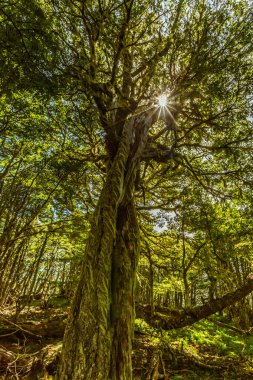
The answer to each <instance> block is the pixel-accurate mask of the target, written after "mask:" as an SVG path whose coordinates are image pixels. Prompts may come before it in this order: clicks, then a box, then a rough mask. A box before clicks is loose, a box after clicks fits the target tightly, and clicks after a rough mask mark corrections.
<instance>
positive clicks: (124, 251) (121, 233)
mask: <svg viewBox="0 0 253 380" xmlns="http://www.w3.org/2000/svg"><path fill="white" fill-rule="evenodd" d="M152 122H153V120H152V119H151V118H146V119H145V120H143V119H142V118H141V119H139V122H137V121H136V120H135V119H134V118H131V119H129V120H127V121H126V122H125V125H124V129H123V132H122V135H121V137H120V142H119V147H118V150H117V153H116V156H115V157H114V159H113V161H112V163H111V166H110V169H109V171H108V174H107V179H106V182H105V185H104V188H103V190H102V193H101V196H100V199H99V202H98V205H97V208H96V211H95V215H94V222H93V225H92V226H91V233H90V236H89V239H88V242H87V246H86V252H85V256H84V259H83V265H82V272H81V278H80V281H79V285H78V288H77V290H76V293H75V297H74V300H73V304H72V309H71V313H70V316H69V320H68V323H67V327H66V331H65V336H64V343H63V353H62V359H61V363H60V367H59V372H58V375H57V376H58V377H57V379H59V380H65V379H70V378H71V379H73V380H81V379H85V380H91V379H92V380H93V379H96V380H131V378H132V368H131V350H132V346H131V339H132V335H133V333H132V332H133V322H134V291H133V289H134V282H135V272H136V266H137V262H138V256H139V231H138V223H137V218H136V212H135V206H134V190H135V176H136V172H137V170H138V167H139V159H140V154H141V151H142V150H143V149H144V147H145V144H146V136H147V130H148V128H149V126H150V124H151V123H152Z"/></svg>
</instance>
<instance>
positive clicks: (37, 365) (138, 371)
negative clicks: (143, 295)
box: [0, 306, 253, 380]
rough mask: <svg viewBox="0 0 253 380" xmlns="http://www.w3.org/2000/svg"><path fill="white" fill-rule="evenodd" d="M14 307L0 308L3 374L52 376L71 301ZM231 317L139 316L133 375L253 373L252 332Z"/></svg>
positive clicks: (34, 378)
mask: <svg viewBox="0 0 253 380" xmlns="http://www.w3.org/2000/svg"><path fill="white" fill-rule="evenodd" d="M14 311H15V310H14V309H12V308H9V309H5V310H2V311H1V313H0V379H3V380H4V379H10V380H11V379H24V380H42V379H43V380H51V379H53V378H54V373H55V370H56V367H57V364H58V361H59V357H60V351H61V343H62V334H63V330H64V324H65V320H66V316H67V308H66V306H64V307H60V308H50V309H48V310H45V311H42V310H41V309H40V308H39V307H35V306H33V307H25V308H24V309H23V311H22V312H21V313H20V315H19V317H18V318H17V319H15V318H14ZM224 322H226V323H225V325H224V326H220V325H217V323H218V324H219V323H224ZM227 322H228V321H226V320H224V318H223V320H221V318H220V317H218V316H216V317H214V318H213V319H212V320H202V321H200V322H198V323H195V324H194V325H192V326H189V327H185V328H181V329H179V330H173V331H168V332H164V331H160V330H156V329H153V328H150V327H149V326H148V325H147V324H146V323H145V322H144V321H143V320H141V319H137V320H136V324H135V339H134V351H133V368H134V380H144V379H145V380H158V379H164V380H171V379H173V380H180V379H188V380H195V379H200V380H208V379H226V380H234V379H236V380H240V379H243V380H247V379H253V332H252V334H251V332H250V330H249V331H247V332H243V331H241V330H240V329H236V328H235V330H236V331H235V330H233V327H232V330H231V325H229V323H227ZM237 330H238V331H237ZM94 380H95V379H94Z"/></svg>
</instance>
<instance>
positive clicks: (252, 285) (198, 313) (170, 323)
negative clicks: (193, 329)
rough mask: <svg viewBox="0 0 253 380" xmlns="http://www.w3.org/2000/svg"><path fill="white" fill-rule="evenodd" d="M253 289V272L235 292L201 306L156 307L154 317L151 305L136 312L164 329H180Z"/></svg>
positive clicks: (236, 300) (235, 300)
mask: <svg viewBox="0 0 253 380" xmlns="http://www.w3.org/2000/svg"><path fill="white" fill-rule="evenodd" d="M252 291H253V273H251V274H250V275H249V276H248V278H247V281H246V283H245V284H244V285H243V286H241V287H240V288H238V289H236V290H235V291H233V292H230V293H228V294H226V295H224V296H223V297H221V298H216V299H214V300H212V301H209V302H207V303H205V304H204V305H201V306H196V307H193V308H188V309H183V310H178V311H177V310H173V311H172V310H170V309H168V308H164V307H163V308H161V307H156V308H155V312H154V315H153V317H152V316H151V308H150V306H149V305H146V306H141V305H138V306H137V308H136V314H137V316H138V317H140V318H143V319H144V320H145V321H146V322H147V323H148V324H149V325H151V326H153V327H156V328H162V329H164V330H172V329H179V328H181V327H185V326H188V325H192V324H193V323H195V322H198V321H200V320H201V319H204V318H207V317H209V316H210V315H212V314H215V313H216V312H217V311H221V310H223V309H225V308H226V307H228V306H230V305H233V304H234V303H236V302H238V301H240V300H241V299H243V298H244V297H246V296H247V295H248V294H250V293H251V292H252Z"/></svg>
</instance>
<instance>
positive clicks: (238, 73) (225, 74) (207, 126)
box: [5, 0, 252, 380]
mask: <svg viewBox="0 0 253 380" xmlns="http://www.w3.org/2000/svg"><path fill="white" fill-rule="evenodd" d="M248 6H249V2H247V1H241V2H240V3H239V4H238V2H236V1H231V2H229V4H227V2H225V1H222V2H220V3H219V5H217V4H216V2H214V1H201V2H199V1H194V2H192V1H191V2H190V1H186V0H185V1H184V0H178V1H177V2H170V1H168V2H165V3H164V2H161V3H160V4H159V3H158V2H157V1H151V2H150V1H141V2H140V1H134V0H124V1H123V2H120V1H116V2H115V1H110V0H109V1H100V0H97V1H95V2H94V1H80V0H52V1H42V2H40V6H39V12H38V8H34V7H33V6H32V7H31V8H29V9H30V10H31V14H33V13H34V12H35V10H36V14H37V15H38V13H39V14H40V16H38V17H40V18H41V19H43V20H44V21H43V23H42V25H41V26H40V28H41V29H40V28H39V32H38V31H37V32H36V33H35V34H34V35H33V37H34V36H35V38H34V39H35V40H39V41H43V43H44V45H45V48H44V47H43V46H42V45H39V46H40V49H41V50H42V51H43V52H44V53H47V54H41V55H38V56H37V55H36V56H35V57H34V61H35V66H34V67H35V68H36V69H37V68H39V69H41V68H42V72H43V75H42V80H40V81H39V83H40V85H41V88H43V89H44V91H46V88H47V93H48V94H49V93H51V94H52V88H53V83H54V82H53V81H54V80H55V83H57V86H56V89H57V91H59V93H61V94H62V96H64V97H65V100H68V101H69V100H70V101H69V106H70V104H71V103H72V108H71V112H72V113H75V112H78V111H82V110H83V109H85V110H89V111H86V112H87V113H89V115H90V117H86V118H85V120H84V128H86V131H85V135H86V139H87V140H86V142H87V144H91V145H93V146H94V150H93V151H92V155H91V157H86V162H88V161H90V162H92V163H93V164H95V163H97V164H98V166H99V168H98V169H99V172H100V174H101V176H103V178H102V181H101V182H100V184H101V183H102V184H103V186H102V190H101V194H100V197H99V200H98V201H97V205H96V209H95V212H94V216H93V220H92V222H91V229H90V237H89V238H88V241H87V244H86V249H85V253H84V256H83V263H82V272H81V277H80V280H79V284H78V287H77V290H76V294H75V296H74V299H73V303H72V309H71V313H70V317H69V322H68V325H67V328H66V332H65V337H64V344H63V353H62V360H61V365H60V369H59V374H58V378H59V379H62V380H63V379H69V378H73V379H76V380H79V379H87V380H88V379H97V380H99V379H103V380H105V379H110V380H112V379H122V380H123V379H127V380H129V379H131V376H132V374H131V372H132V369H131V338H132V326H133V320H134V286H135V275H136V269H137V265H138V258H139V250H140V234H139V223H138V221H139V219H140V215H139V213H140V211H139V210H137V207H136V206H138V207H139V206H143V213H145V211H146V212H148V211H150V210H152V209H153V208H159V207H165V208H166V207H169V205H170V197H168V191H167V189H168V188H171V189H172V195H171V198H173V200H176V199H177V198H179V195H180V190H181V189H182V180H183V179H184V178H189V176H190V177H191V180H192V181H196V182H197V183H198V184H199V185H200V186H202V187H203V188H204V189H205V190H206V191H209V192H212V194H213V196H219V195H221V194H223V196H226V190H224V188H223V187H222V178H223V177H224V176H225V177H226V178H228V180H229V179H231V180H232V179H233V178H234V177H233V176H234V175H235V173H238V172H240V173H241V175H242V177H243V175H244V173H246V172H247V171H248V170H249V167H247V166H246V165H244V164H242V161H241V157H243V155H244V151H245V150H250V149H251V145H250V144H251V119H250V118H249V115H250V111H249V106H250V101H251V100H250V93H251V90H252V71H251V65H252V43H251V41H252V32H251V27H250V25H251V20H250V18H251V13H250V12H249V9H248ZM34 9H35V10H34ZM7 11H8V12H9V13H8V14H11V10H10V9H7V10H5V13H6V12H7ZM13 14H14V16H15V18H16V17H18V16H17V15H18V13H15V12H13ZM31 14H30V16H29V17H30V20H31ZM5 17H7V16H5ZM9 19H10V18H9V17H7V22H8V23H9V24H10V21H9ZM11 20H13V18H11ZM45 20H47V21H48V23H46V25H47V27H45V26H43V25H44V23H45ZM20 23H21V25H22V20H20ZM9 24H8V25H9ZM11 24H12V25H14V24H13V22H11ZM15 25H16V22H15ZM48 28H49V30H50V31H51V35H52V36H54V39H53V41H52V40H49V41H45V39H43V38H40V37H39V36H40V32H41V31H45V30H46V31H47V32H48ZM15 29H16V30H17V28H15ZM18 30H19V32H20V33H21V35H20V33H18V34H19V36H20V42H21V45H22V46H24V38H22V37H23V33H24V31H23V29H22V30H20V29H18ZM25 31H26V32H27V29H25ZM42 35H43V34H42ZM43 36H44V35H43ZM25 47H26V48H27V49H30V48H31V47H30V46H29V45H27V44H25ZM11 48H12V47H11ZM14 48H15V46H14ZM54 49H55V51H54ZM18 57H19V58H20V56H19V55H18ZM52 57H53V58H54V59H53V63H54V64H55V66H54V65H52V59H51V58H52ZM19 63H20V67H23V68H24V72H26V71H25V69H26V70H27V64H26V65H23V62H22V61H21V62H19ZM39 71H40V73H41V70H39ZM48 73H52V75H51V76H50V75H49V74H48ZM35 74H36V70H35ZM25 75H26V74H25ZM36 78H39V75H37V77H36V75H35V79H36ZM40 78H41V77H40ZM33 83H34V86H35V83H36V86H37V87H38V81H36V80H34V81H33ZM63 83H64V86H63ZM46 84H48V87H47V86H46ZM49 90H50V91H49ZM163 93H166V95H167V98H168V99H167V105H166V106H164V107H162V106H159V105H157V97H158V96H159V95H160V94H163ZM89 124H90V125H91V126H92V130H93V134H94V135H95V136H96V140H95V139H93V138H91V137H90V134H89V129H88V127H87V125H89ZM236 160H238V162H239V164H237V162H236ZM102 173H104V174H102ZM164 189H166V192H165V191H164ZM234 192H236V190H234ZM145 209H146V210H145ZM137 211H138V212H137Z"/></svg>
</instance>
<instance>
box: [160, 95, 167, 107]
mask: <svg viewBox="0 0 253 380" xmlns="http://www.w3.org/2000/svg"><path fill="white" fill-rule="evenodd" d="M158 104H159V106H160V107H166V105H167V96H166V95H160V96H158Z"/></svg>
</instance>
